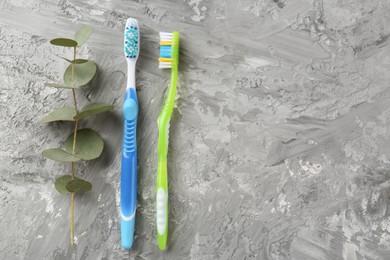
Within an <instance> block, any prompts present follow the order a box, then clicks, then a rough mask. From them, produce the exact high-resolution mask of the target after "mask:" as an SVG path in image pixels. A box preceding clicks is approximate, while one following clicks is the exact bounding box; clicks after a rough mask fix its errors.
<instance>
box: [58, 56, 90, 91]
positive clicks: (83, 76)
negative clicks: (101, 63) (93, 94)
mask: <svg viewBox="0 0 390 260" xmlns="http://www.w3.org/2000/svg"><path fill="white" fill-rule="evenodd" d="M72 66H73V65H72V64H70V65H69V66H68V68H67V69H66V71H65V73H64V82H65V85H67V86H73V82H72ZM96 69H97V68H96V64H95V63H94V62H93V61H87V62H85V63H82V64H75V65H74V80H75V86H76V87H81V86H84V85H86V84H88V83H89V82H90V81H91V80H92V79H93V77H94V76H95V73H96Z"/></svg>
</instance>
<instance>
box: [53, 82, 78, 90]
mask: <svg viewBox="0 0 390 260" xmlns="http://www.w3.org/2000/svg"><path fill="white" fill-rule="evenodd" d="M45 86H46V87H51V88H70V89H72V88H79V87H77V86H76V87H72V86H68V85H60V84H55V83H45Z"/></svg>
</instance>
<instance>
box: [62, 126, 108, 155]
mask: <svg viewBox="0 0 390 260" xmlns="http://www.w3.org/2000/svg"><path fill="white" fill-rule="evenodd" d="M76 138H77V140H76V149H75V155H76V156H77V157H78V158H80V159H82V160H93V159H96V158H98V157H99V156H100V155H101V153H102V152H103V147H104V142H103V139H102V138H101V137H100V136H99V135H98V134H97V133H96V132H95V131H93V130H91V129H88V128H84V129H80V130H78V131H77V136H76ZM64 148H65V151H67V152H68V153H72V151H73V134H71V135H70V136H69V137H68V138H67V139H66V141H65V144H64Z"/></svg>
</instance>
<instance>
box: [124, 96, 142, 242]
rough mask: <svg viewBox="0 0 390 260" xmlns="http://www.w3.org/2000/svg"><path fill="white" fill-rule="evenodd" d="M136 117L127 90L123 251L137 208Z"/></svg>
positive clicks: (135, 105)
mask: <svg viewBox="0 0 390 260" xmlns="http://www.w3.org/2000/svg"><path fill="white" fill-rule="evenodd" d="M137 115H138V102H137V96H136V93H135V90H134V89H128V90H127V91H126V95H125V101H124V103H123V119H124V120H123V144H122V171H121V193H120V194H121V198H120V207H121V240H122V247H123V248H124V249H130V248H131V247H132V246H133V239H134V225H135V211H136V206H137V142H136V130H137Z"/></svg>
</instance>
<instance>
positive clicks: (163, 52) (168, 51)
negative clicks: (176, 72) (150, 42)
mask: <svg viewBox="0 0 390 260" xmlns="http://www.w3.org/2000/svg"><path fill="white" fill-rule="evenodd" d="M171 58H172V33H167V32H160V58H159V59H158V60H159V66H158V67H159V68H160V69H168V68H172V60H171Z"/></svg>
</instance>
